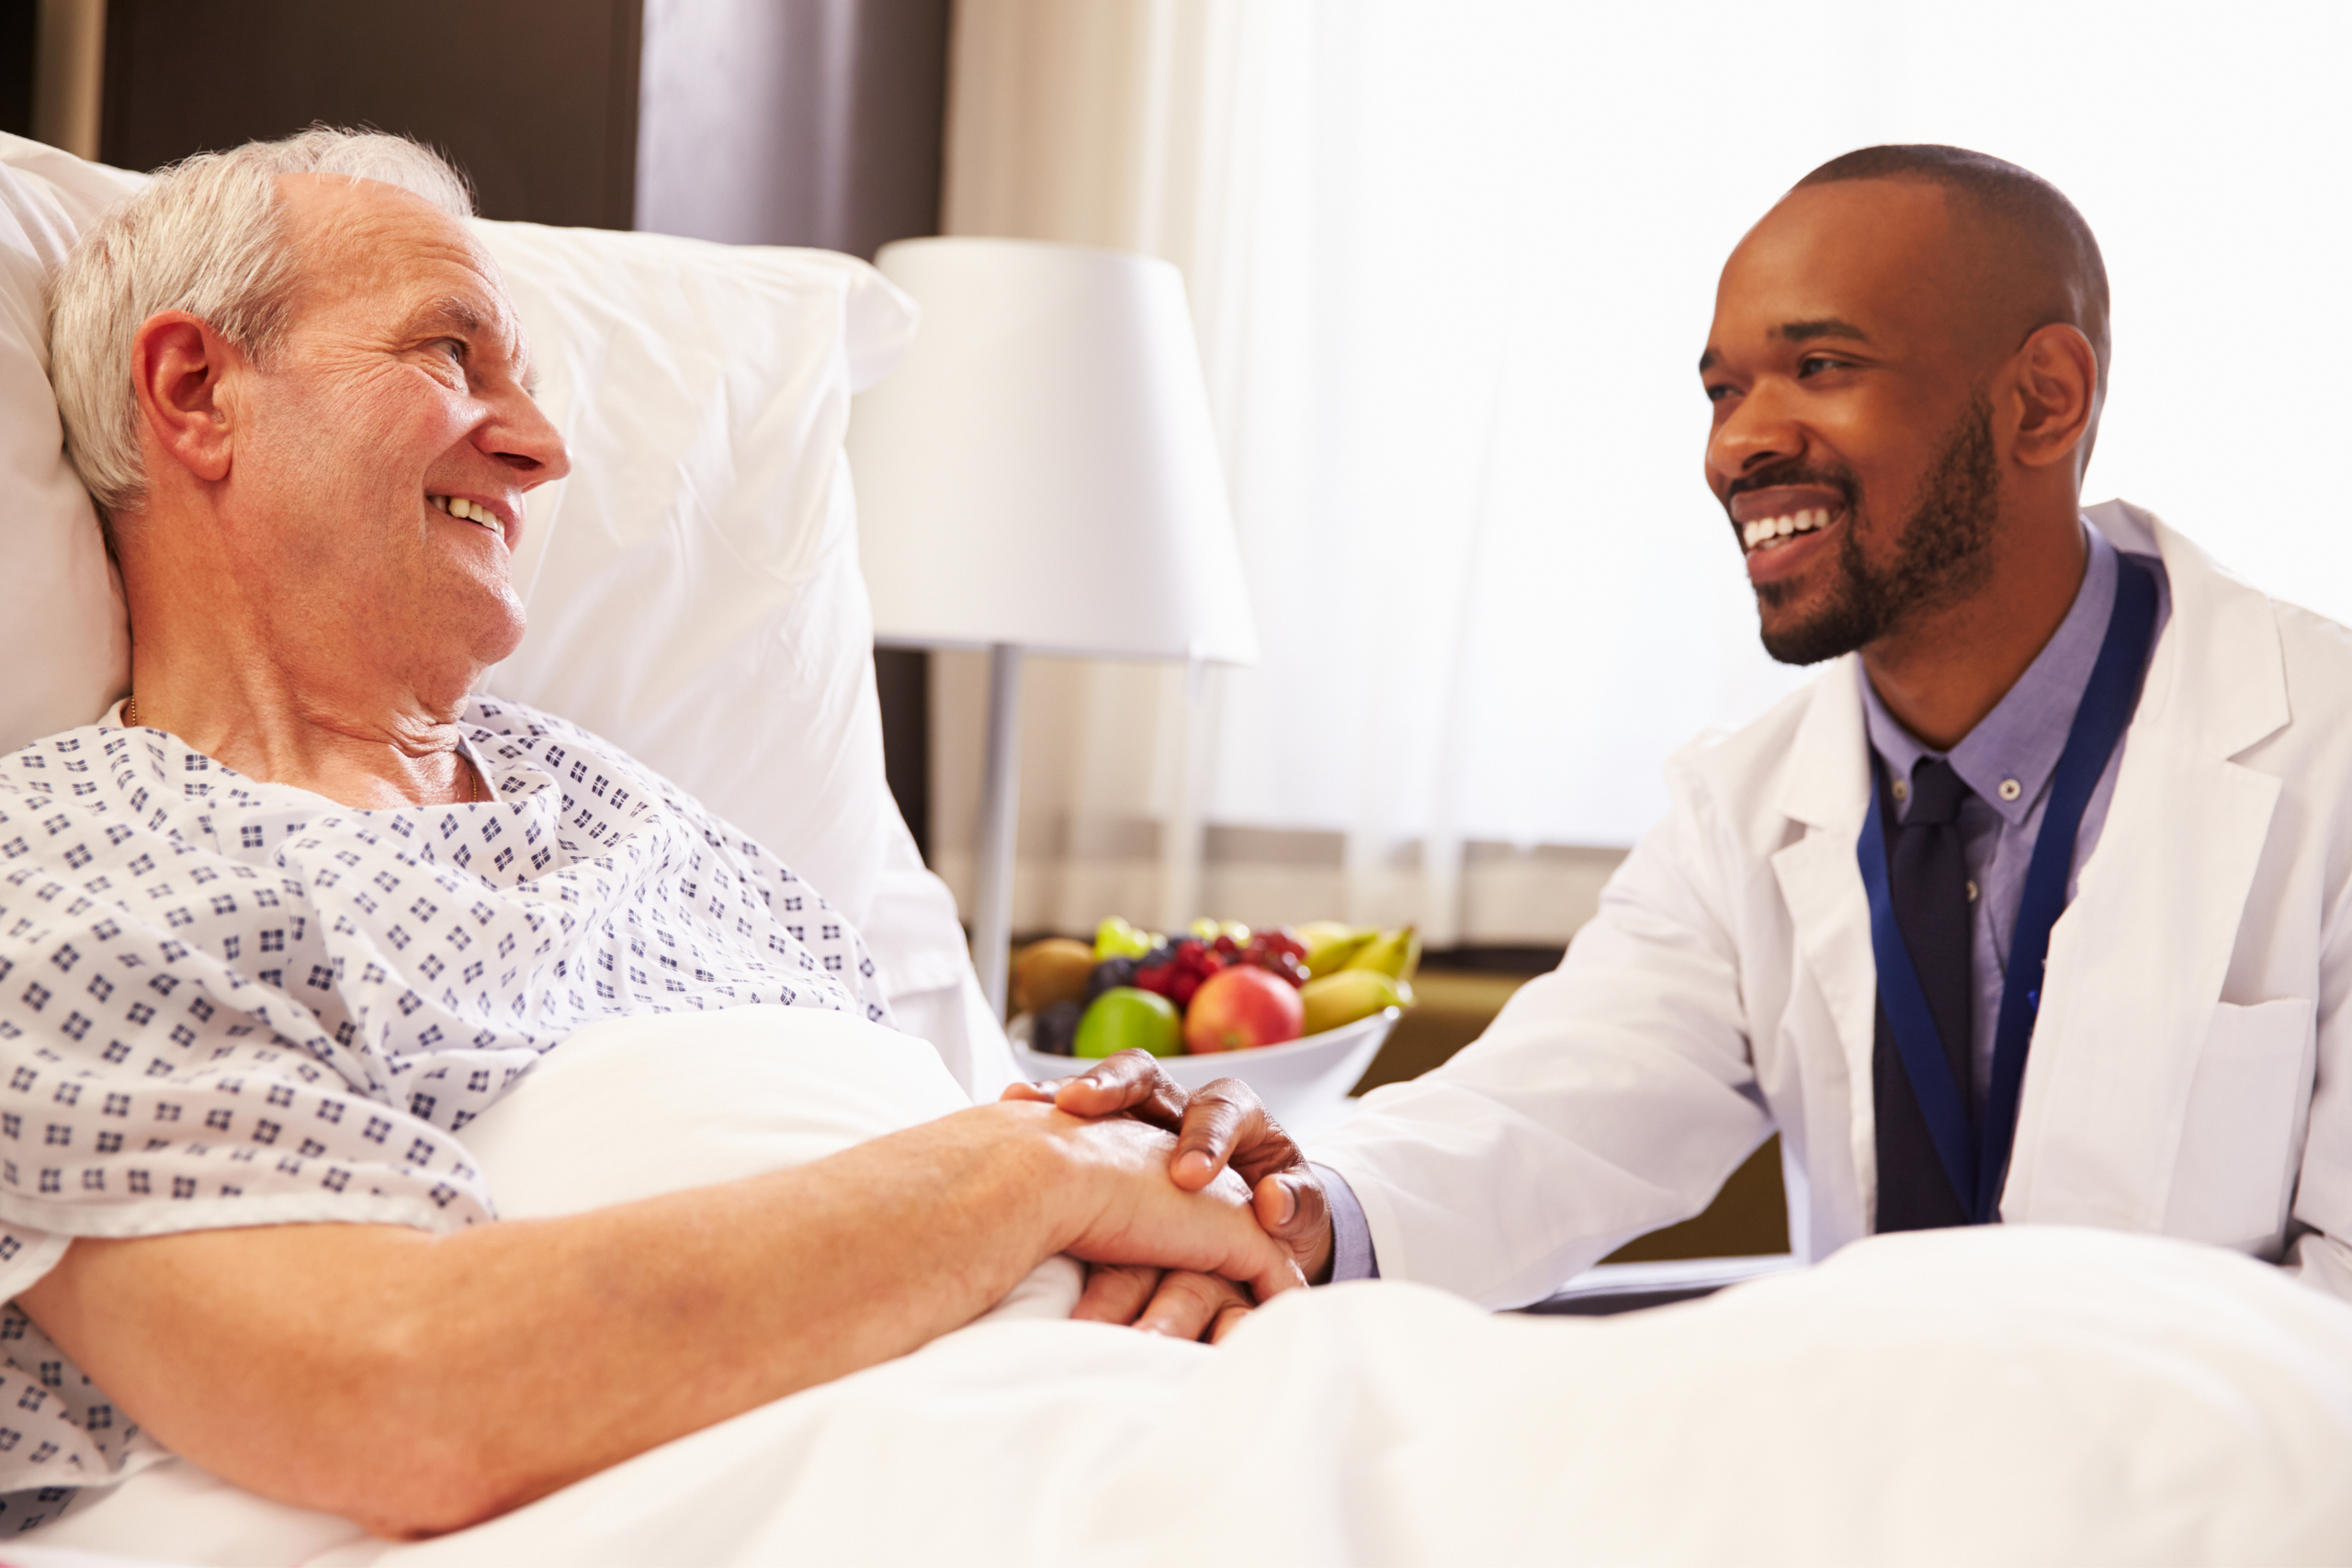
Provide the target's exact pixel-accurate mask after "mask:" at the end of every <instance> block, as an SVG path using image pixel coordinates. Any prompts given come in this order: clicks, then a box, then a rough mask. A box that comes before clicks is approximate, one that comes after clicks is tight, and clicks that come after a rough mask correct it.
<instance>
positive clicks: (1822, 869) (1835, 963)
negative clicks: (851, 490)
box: [1772, 658, 1878, 1230]
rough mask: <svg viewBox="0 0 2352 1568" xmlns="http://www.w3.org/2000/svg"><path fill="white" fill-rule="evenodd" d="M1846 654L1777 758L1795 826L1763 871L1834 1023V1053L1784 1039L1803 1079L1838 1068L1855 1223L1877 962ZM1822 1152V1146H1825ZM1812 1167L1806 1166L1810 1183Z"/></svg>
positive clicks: (1856, 725)
mask: <svg viewBox="0 0 2352 1568" xmlns="http://www.w3.org/2000/svg"><path fill="white" fill-rule="evenodd" d="M1859 680H1860V674H1859V672H1858V671H1856V670H1855V668H1854V660H1852V659H1851V658H1847V659H1843V660H1838V664H1837V665H1836V666H1835V668H1833V669H1832V670H1831V671H1829V672H1828V673H1826V675H1824V676H1823V678H1822V679H1821V680H1819V681H1817V682H1815V684H1814V688H1813V694H1812V703H1811V705H1810V706H1809V707H1808V708H1807V709H1806V712H1805V716H1804V723H1803V724H1802V725H1800V726H1799V728H1798V729H1797V733H1796V737H1795V739H1794V740H1793V742H1792V744H1791V745H1790V747H1789V750H1788V754H1787V756H1786V757H1785V758H1784V759H1783V762H1782V772H1781V787H1780V789H1779V792H1778V797H1777V801H1776V806H1777V809H1778V810H1779V811H1780V812H1781V815H1782V816H1783V817H1785V818H1788V819H1789V820H1791V821H1792V822H1796V823H1800V824H1803V825H1804V829H1805V832H1804V836H1803V837H1801V838H1799V839H1798V840H1796V841H1795V842H1794V843H1792V844H1789V845H1787V846H1785V847H1784V848H1782V849H1781V850H1779V851H1777V852H1774V854H1773V856H1772V872H1773V875H1774V876H1775V878H1776V879H1777V880H1778V881H1779V883H1780V887H1781V899H1782V900H1783V902H1784V903H1785V904H1786V905H1787V907H1788V910H1789V919H1790V921H1791V924H1792V928H1793V933H1794V941H1795V946H1796V951H1797V954H1798V956H1799V958H1800V960H1801V961H1802V964H1803V967H1804V970H1805V971H1807V972H1809V973H1810V974H1811V975H1812V976H1813V978H1814V981H1815V984H1816V985H1817V986H1819V987H1820V988H1821V995H1822V999H1823V1000H1824V1002H1825V1003H1826V1005H1827V1008H1828V1011H1829V1016H1830V1019H1831V1020H1832V1021H1833V1022H1834V1024H1835V1026H1836V1030H1837V1040H1836V1043H1835V1054H1834V1055H1829V1056H1826V1057H1824V1056H1821V1055H1815V1053H1817V1052H1818V1050H1819V1047H1818V1046H1817V1045H1815V1043H1814V1041H1813V1039H1812V1037H1811V1035H1810V1033H1809V1032H1807V1031H1805V1030H1803V1029H1798V1030H1796V1031H1794V1032H1793V1040H1794V1043H1795V1044H1796V1045H1797V1047H1798V1049H1799V1050H1801V1051H1807V1048H1808V1047H1811V1048H1812V1049H1811V1050H1810V1051H1808V1052H1807V1056H1806V1059H1805V1060H1804V1073H1805V1076H1806V1077H1808V1078H1811V1079H1814V1080H1815V1081H1816V1082H1818V1081H1820V1079H1821V1078H1822V1076H1823V1075H1824V1074H1825V1073H1826V1072H1827V1071H1830V1070H1833V1069H1842V1072H1843V1074H1844V1078H1845V1088H1846V1094H1847V1103H1848V1106H1849V1137H1850V1140H1851V1142H1850V1146H1849V1150H1848V1156H1849V1160H1850V1161H1851V1168H1852V1170H1853V1172H1854V1179H1855V1180H1856V1182H1857V1183H1858V1184H1859V1188H1860V1190H1859V1192H1858V1193H1857V1194H1856V1196H1857V1198H1858V1200H1859V1201H1860V1205H1861V1208H1860V1213H1859V1214H1858V1215H1857V1216H1856V1221H1855V1223H1856V1224H1857V1225H1858V1226H1859V1227H1860V1228H1861V1229H1863V1230H1866V1229H1867V1227H1868V1225H1869V1224H1870V1209H1871V1191H1872V1190H1873V1188H1874V1186H1875V1183H1876V1180H1877V1170H1878V1156H1877V1146H1876V1143H1875V1139H1876V1137H1877V1133H1876V1128H1875V1125H1874V1121H1873V1113H1872V1111H1871V1037H1872V1033H1873V1032H1874V1030H1875V1028H1876V1020H1877V1009H1878V961H1877V959H1876V958H1875V956H1873V954H1872V953H1871V928H1870V902H1869V899H1868V897H1866V896H1865V895H1864V893H1863V891H1862V873H1861V867H1860V863H1859V862H1858V861H1857V860H1856V858H1855V852H1854V846H1855V844H1856V843H1857V842H1858V841H1859V840H1860V837H1861V831H1862V821H1863V818H1864V817H1865V815H1866V814H1867V813H1868V811H1869V809H1870V763H1869V761H1868V758H1869V740H1868V738H1867V736H1866V734H1865V732H1864V729H1863V723H1862V700H1861V693H1860V688H1859V687H1858V686H1857V685H1856V682H1857V681H1859ZM1825 1152H1826V1151H1825ZM1821 1174H1823V1173H1821V1172H1818V1171H1816V1173H1815V1181H1816V1185H1818V1183H1819V1178H1820V1175H1821Z"/></svg>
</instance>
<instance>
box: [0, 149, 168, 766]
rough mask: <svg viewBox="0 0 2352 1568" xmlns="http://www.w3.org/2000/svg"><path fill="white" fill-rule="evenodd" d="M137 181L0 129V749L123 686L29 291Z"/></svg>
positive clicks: (66, 724)
mask: <svg viewBox="0 0 2352 1568" xmlns="http://www.w3.org/2000/svg"><path fill="white" fill-rule="evenodd" d="M137 185H138V176H136V175H125V174H123V173H121V172H120V171H119V170H115V169H107V168H101V167H100V166H98V165H97V164H85V163H84V162H82V160H80V159H79V158H76V157H74V156H73V155H72V154H71V153H66V152H58V151H57V150H56V149H55V148H53V147H44V146H42V145H41V144H40V142H38V141H26V140H25V139H24V138H23V137H20V136H7V135H0V552H5V559H6V570H0V671H6V676H5V678H0V751H13V750H16V749H17V747H19V746H22V745H23V744H24V743H25V742H26V741H28V740H34V739H39V738H40V737H41V736H44V735H49V734H52V733H54V732H55V731H57V730H60V729H71V728H74V726H75V725H79V724H87V723H89V722H90V721H91V720H92V719H95V718H96V717H97V716H99V715H100V714H102V713H104V712H105V711H106V710H107V705H108V704H109V703H111V702H113V701H114V699H115V698H116V697H118V696H120V695H121V694H122V693H123V692H124V691H125V690H127V689H128V688H129V686H130V639H129V637H127V636H126V634H125V631H124V622H123V609H122V595H121V593H120V592H119V591H118V590H117V588H116V586H115V583H114V581H113V576H112V573H111V571H110V570H109V569H108V566H107V556H106V547H105V545H104V543H103V542H102V541H101V540H100V538H99V535H98V518H97V513H96V511H95V510H94V509H93V508H92V507H91V505H90V498H89V495H88V494H87V492H85V491H84V490H83V489H82V481H81V480H80V479H77V478H75V477H74V469H73V467H72V465H71V464H69V463H67V462H66V460H65V448H64V440H65V437H64V432H63V429H62V427H61V426H60V425H59V423H58V422H57V400H56V399H55V398H53V397H52V396H51V393H50V389H49V343H48V340H49V333H48V325H47V322H48V310H47V307H46V306H45V305H44V304H43V302H42V297H41V286H42V281H43V279H44V278H45V277H46V276H47V275H48V273H49V270H50V269H51V267H53V266H55V265H57V264H58V263H59V262H60V261H62V260H63V259H64V256H65V253H66V252H67V251H69V250H71V249H72V248H73V246H74V236H75V235H77V234H79V233H80V232H81V231H82V230H83V229H84V228H85V227H86V226H87V225H88V224H89V223H90V222H91V221H92V220H94V219H96V217H97V215H98V214H99V213H100V212H103V211H104V210H105V209H107V207H109V206H111V205H113V204H114V203H115V202H116V201H119V200H120V199H121V197H123V195H124V194H125V193H126V192H128V191H130V190H132V189H135V188H136V187H137Z"/></svg>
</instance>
